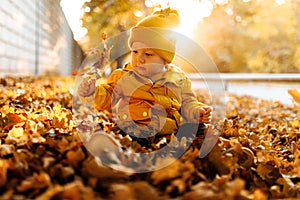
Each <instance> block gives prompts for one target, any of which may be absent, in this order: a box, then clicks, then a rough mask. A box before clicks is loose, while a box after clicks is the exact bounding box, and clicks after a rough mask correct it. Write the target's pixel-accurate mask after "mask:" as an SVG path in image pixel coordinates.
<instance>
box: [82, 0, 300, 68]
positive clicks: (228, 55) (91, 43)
mask: <svg viewBox="0 0 300 200" xmlns="http://www.w3.org/2000/svg"><path fill="white" fill-rule="evenodd" d="M191 1H192V0H189V1H183V0H181V1H175V0H174V1H172V0H169V1H154V0H152V1H151V0H128V1H122V0H106V1H105V0H90V1H87V2H86V3H85V4H84V5H83V8H82V9H83V11H84V14H83V16H82V26H83V27H85V28H86V29H87V30H88V32H87V35H86V37H85V38H84V39H83V40H82V41H81V45H82V47H83V49H84V50H85V51H88V49H90V48H93V47H95V46H97V45H98V44H99V43H100V42H101V40H102V38H101V34H102V32H106V33H107V34H108V36H109V37H110V36H115V35H117V34H119V33H120V32H122V31H126V30H128V29H129V28H130V27H132V26H133V25H134V24H135V23H136V22H137V21H139V20H140V19H141V18H142V17H144V16H146V15H148V14H150V13H151V12H152V11H153V10H154V9H157V8H159V7H164V6H167V5H169V6H171V7H174V8H176V9H178V10H179V12H180V14H182V15H185V14H187V12H195V13H197V12H198V14H199V13H200V14H201V13H203V15H202V16H200V15H198V17H193V18H190V19H189V21H184V23H185V24H184V25H185V26H184V27H189V24H190V25H191V26H190V27H189V29H190V30H187V29H186V28H185V30H184V31H183V32H182V33H183V34H186V35H188V36H189V37H190V38H191V39H193V40H194V41H196V42H197V43H199V44H200V45H201V46H202V47H203V48H204V49H205V50H206V51H207V53H208V54H209V55H210V56H211V57H212V59H213V61H214V62H215V63H216V65H217V66H218V68H219V71H220V72H250V73H251V72H261V73H299V72H300V14H299V10H300V1H299V0H264V1H262V0H211V1H209V0H198V1H195V0H194V1H193V2H194V3H195V2H196V3H197V4H198V5H201V6H202V7H194V9H189V10H188V11H187V9H186V8H187V4H188V2H191ZM176 2H177V4H176ZM178 2H181V3H178ZM184 8H185V9H184ZM202 8H206V10H204V9H202ZM205 11H207V12H209V14H207V13H206V14H204V12H205ZM189 14H191V13H189ZM191 20H193V21H191ZM192 24H196V26H195V27H194V26H192ZM124 45H126V44H124Z"/></svg>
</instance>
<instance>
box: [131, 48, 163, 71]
mask: <svg viewBox="0 0 300 200" xmlns="http://www.w3.org/2000/svg"><path fill="white" fill-rule="evenodd" d="M134 44H135V43H134ZM131 64H132V66H133V68H134V70H135V71H136V72H137V73H139V74H140V75H142V76H146V77H150V76H153V75H155V74H157V73H161V72H163V71H165V64H166V62H165V60H164V59H163V58H162V57H160V56H159V55H158V54H157V53H155V51H154V50H153V49H151V48H140V46H139V47H137V46H136V45H133V50H132V51H131Z"/></svg>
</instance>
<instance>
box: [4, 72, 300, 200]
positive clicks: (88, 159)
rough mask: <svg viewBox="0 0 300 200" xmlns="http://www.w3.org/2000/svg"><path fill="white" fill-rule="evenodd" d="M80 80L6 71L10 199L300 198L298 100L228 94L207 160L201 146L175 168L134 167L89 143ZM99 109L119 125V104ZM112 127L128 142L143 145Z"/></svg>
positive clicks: (105, 123)
mask: <svg viewBox="0 0 300 200" xmlns="http://www.w3.org/2000/svg"><path fill="white" fill-rule="evenodd" d="M72 87H73V77H37V78H33V77H20V78H14V77H3V78H0V199H41V200H44V199H118V200H120V199H184V200H185V199H186V200H187V199H195V200H198V199H243V200H252V199H253V200H257V199H261V200H264V199H285V198H286V199H298V198H300V140H299V138H300V110H299V109H300V107H299V105H297V104H295V105H289V106H288V105H283V104H281V103H280V102H270V101H266V100H261V99H256V98H253V97H250V96H234V95H230V94H228V95H227V102H226V119H225V120H224V121H222V122H221V123H222V125H223V129H222V134H221V136H220V137H219V140H218V142H217V144H216V145H215V147H214V149H213V150H212V151H211V152H210V154H209V155H208V156H206V157H205V158H203V159H200V158H199V149H198V148H196V147H195V146H192V147H191V148H189V149H188V150H187V151H186V152H185V153H184V155H183V156H181V157H180V159H178V160H176V161H175V162H174V163H172V164H171V165H170V166H168V167H166V168H163V169H160V170H157V171H153V172H148V173H136V174H127V173H124V172H120V171H116V170H113V169H111V168H108V167H105V166H99V165H98V162H96V160H95V158H94V157H93V156H92V155H91V154H90V153H89V151H87V150H86V148H85V146H84V145H83V144H82V141H81V139H80V138H79V136H78V132H77V129H76V124H75V123H74V120H73V117H74V116H73V114H72V95H71V93H72V89H71V88H72ZM195 92H196V93H197V95H198V97H199V99H203V100H205V99H208V98H207V96H206V95H207V93H205V92H203V91H195ZM99 116H100V124H99V125H100V126H101V127H102V128H104V129H106V130H109V129H110V127H112V126H113V120H112V119H111V116H110V115H109V113H102V114H101V115H99ZM218 123H220V122H218ZM112 134H113V136H114V137H115V138H116V139H117V140H119V141H120V143H122V144H123V145H125V146H126V147H127V148H133V149H135V150H139V149H143V147H142V146H141V145H139V144H137V143H135V142H133V141H131V140H129V139H128V138H127V139H126V137H119V136H118V133H112ZM202 140H203V138H196V139H195V140H194V141H197V144H200V143H201V142H202ZM162 141H163V140H161V141H159V142H160V143H162ZM155 145H158V144H157V143H156V144H153V145H152V147H155ZM179 148H180V143H179ZM146 150H147V149H146ZM148 150H149V149H148ZM152 150H153V149H152ZM164 159H168V157H165V158H160V159H158V160H159V161H160V162H163V161H164Z"/></svg>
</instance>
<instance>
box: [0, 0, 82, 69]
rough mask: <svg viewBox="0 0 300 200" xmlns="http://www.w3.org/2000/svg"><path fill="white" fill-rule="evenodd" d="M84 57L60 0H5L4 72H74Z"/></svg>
mask: <svg viewBox="0 0 300 200" xmlns="http://www.w3.org/2000/svg"><path fill="white" fill-rule="evenodd" d="M82 59H83V53H82V50H81V48H80V46H79V45H78V44H77V43H76V41H75V40H74V39H73V34H72V31H71V29H70V27H69V25H68V23H67V20H66V18H65V16H64V13H63V11H62V9H61V7H60V0H1V2H0V75H7V74H11V75H70V74H71V72H72V71H73V70H74V69H75V68H77V67H78V66H79V65H80V63H81V62H82Z"/></svg>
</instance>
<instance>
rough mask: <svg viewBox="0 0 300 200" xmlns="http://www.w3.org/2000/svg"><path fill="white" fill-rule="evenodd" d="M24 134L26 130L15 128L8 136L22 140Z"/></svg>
mask: <svg viewBox="0 0 300 200" xmlns="http://www.w3.org/2000/svg"><path fill="white" fill-rule="evenodd" d="M23 134H24V129H23V128H16V127H13V128H12V129H11V130H10V131H9V132H8V135H9V136H11V137H14V138H21V137H22V136H23Z"/></svg>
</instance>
